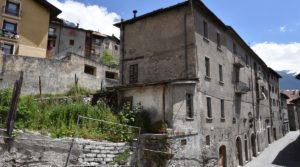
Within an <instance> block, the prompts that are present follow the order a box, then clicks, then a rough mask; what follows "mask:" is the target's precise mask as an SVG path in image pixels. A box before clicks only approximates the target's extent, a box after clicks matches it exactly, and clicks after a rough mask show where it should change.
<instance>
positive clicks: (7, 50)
mask: <svg viewBox="0 0 300 167" xmlns="http://www.w3.org/2000/svg"><path fill="white" fill-rule="evenodd" d="M2 51H3V52H4V54H13V53H14V45H13V44H7V43H5V44H3V46H2Z"/></svg>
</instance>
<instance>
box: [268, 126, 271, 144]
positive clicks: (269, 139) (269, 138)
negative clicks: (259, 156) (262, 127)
mask: <svg viewBox="0 0 300 167" xmlns="http://www.w3.org/2000/svg"><path fill="white" fill-rule="evenodd" d="M267 129H268V143H269V144H271V131H270V128H267Z"/></svg>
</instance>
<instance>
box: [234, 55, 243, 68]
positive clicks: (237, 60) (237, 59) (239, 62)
mask: <svg viewBox="0 0 300 167" xmlns="http://www.w3.org/2000/svg"><path fill="white" fill-rule="evenodd" d="M233 64H234V65H235V66H236V67H239V68H243V67H245V66H246V64H245V62H244V60H243V59H242V58H241V57H240V56H237V55H236V56H234V63H233Z"/></svg>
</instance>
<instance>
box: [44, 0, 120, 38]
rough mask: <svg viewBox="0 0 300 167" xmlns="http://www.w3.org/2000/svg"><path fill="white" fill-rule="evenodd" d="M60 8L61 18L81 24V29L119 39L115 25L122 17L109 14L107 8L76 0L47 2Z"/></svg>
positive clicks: (51, 0) (118, 32)
mask: <svg viewBox="0 0 300 167" xmlns="http://www.w3.org/2000/svg"><path fill="white" fill-rule="evenodd" d="M47 1H49V2H50V3H52V4H53V5H54V6H56V7H57V8H59V9H60V10H61V11H62V13H61V14H60V15H59V16H58V17H59V18H62V19H65V20H68V21H71V22H74V23H79V27H80V28H84V29H89V30H94V31H100V32H101V33H104V34H108V35H112V34H114V35H115V36H117V37H119V35H120V31H119V29H118V28H116V27H114V26H113V24H114V23H116V22H118V21H119V20H120V16H119V15H118V14H116V13H114V12H109V11H108V10H107V8H105V7H103V6H97V5H85V4H83V3H80V2H77V1H74V0H65V1H64V2H60V1H58V0H47Z"/></svg>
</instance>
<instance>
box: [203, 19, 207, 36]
mask: <svg viewBox="0 0 300 167" xmlns="http://www.w3.org/2000/svg"><path fill="white" fill-rule="evenodd" d="M203 37H204V38H205V39H208V23H207V21H205V20H203Z"/></svg>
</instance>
